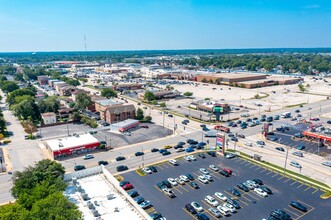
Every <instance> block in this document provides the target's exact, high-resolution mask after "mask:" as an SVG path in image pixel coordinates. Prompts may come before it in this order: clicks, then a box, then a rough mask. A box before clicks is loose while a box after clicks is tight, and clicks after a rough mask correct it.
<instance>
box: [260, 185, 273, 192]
mask: <svg viewBox="0 0 331 220" xmlns="http://www.w3.org/2000/svg"><path fill="white" fill-rule="evenodd" d="M259 188H260V189H262V190H263V191H264V192H266V193H268V194H272V191H271V189H269V188H268V187H266V186H259Z"/></svg>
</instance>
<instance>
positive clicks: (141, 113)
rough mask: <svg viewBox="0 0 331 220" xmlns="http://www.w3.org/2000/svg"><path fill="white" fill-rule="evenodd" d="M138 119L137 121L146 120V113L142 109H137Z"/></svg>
mask: <svg viewBox="0 0 331 220" xmlns="http://www.w3.org/2000/svg"><path fill="white" fill-rule="evenodd" d="M136 119H137V120H143V119H144V111H143V110H142V109H141V108H138V109H137V114H136Z"/></svg>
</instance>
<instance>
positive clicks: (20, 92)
mask: <svg viewBox="0 0 331 220" xmlns="http://www.w3.org/2000/svg"><path fill="white" fill-rule="evenodd" d="M23 95H29V96H32V97H34V96H35V95H36V93H35V92H33V91H31V90H30V89H28V88H24V89H17V90H15V91H13V92H11V93H10V94H9V95H8V96H7V100H6V101H7V102H8V104H9V106H11V105H14V104H15V98H16V97H17V96H23Z"/></svg>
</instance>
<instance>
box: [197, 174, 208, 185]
mask: <svg viewBox="0 0 331 220" xmlns="http://www.w3.org/2000/svg"><path fill="white" fill-rule="evenodd" d="M198 180H199V181H200V182H202V183H204V184H206V183H208V180H207V179H206V178H205V177H204V176H198Z"/></svg>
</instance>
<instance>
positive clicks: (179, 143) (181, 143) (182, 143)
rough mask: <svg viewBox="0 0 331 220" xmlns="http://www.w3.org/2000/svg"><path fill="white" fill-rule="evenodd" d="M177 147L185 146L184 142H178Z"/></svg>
mask: <svg viewBox="0 0 331 220" xmlns="http://www.w3.org/2000/svg"><path fill="white" fill-rule="evenodd" d="M177 145H178V146H183V145H185V142H183V141H180V142H178V143H177Z"/></svg>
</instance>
